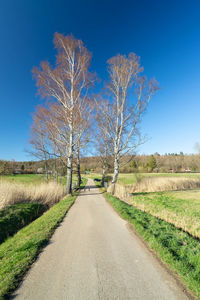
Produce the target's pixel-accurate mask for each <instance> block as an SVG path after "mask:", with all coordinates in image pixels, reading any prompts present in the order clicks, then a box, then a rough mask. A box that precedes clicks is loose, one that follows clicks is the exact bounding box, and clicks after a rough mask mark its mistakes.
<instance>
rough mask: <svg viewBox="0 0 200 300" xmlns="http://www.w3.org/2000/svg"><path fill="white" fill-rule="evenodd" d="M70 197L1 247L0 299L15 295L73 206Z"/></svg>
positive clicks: (73, 198)
mask: <svg viewBox="0 0 200 300" xmlns="http://www.w3.org/2000/svg"><path fill="white" fill-rule="evenodd" d="M75 198H76V196H71V197H67V198H66V199H64V200H62V201H61V202H60V203H58V204H56V205H55V206H53V207H52V208H51V209H50V210H49V211H47V212H46V213H45V214H43V216H41V217H40V218H38V219H37V220H35V221H34V222H32V223H31V224H30V225H28V226H26V227H24V228H23V229H21V230H20V231H18V233H17V234H15V235H14V237H12V238H9V239H8V240H6V242H5V243H3V244H1V245H0V299H4V297H5V295H7V294H8V292H11V291H13V290H14V289H15V288H16V287H17V286H18V284H19V282H20V280H21V279H22V278H23V276H24V274H25V272H26V271H27V270H28V269H29V267H30V265H31V264H32V263H33V262H34V261H35V259H36V257H37V255H38V254H39V252H40V250H41V248H43V247H44V246H45V245H46V244H47V242H48V240H49V238H50V237H51V235H52V234H53V232H54V230H55V228H56V227H57V226H58V224H59V223H60V222H61V221H62V219H63V218H64V216H65V214H66V212H67V211H68V210H69V208H70V207H71V205H72V204H73V203H74V201H75Z"/></svg>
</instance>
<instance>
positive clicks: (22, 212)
mask: <svg viewBox="0 0 200 300" xmlns="http://www.w3.org/2000/svg"><path fill="white" fill-rule="evenodd" d="M45 210H46V206H45V205H43V204H41V203H18V204H14V205H10V206H8V207H6V208H4V209H2V210H0V244H1V243H2V242H4V240H5V239H6V238H8V237H10V236H13V235H14V234H15V233H16V232H17V231H18V230H19V229H21V228H23V227H24V226H26V225H28V224H30V223H31V222H32V221H34V220H35V219H37V218H38V217H40V216H41V215H42V214H43V213H44V212H45Z"/></svg>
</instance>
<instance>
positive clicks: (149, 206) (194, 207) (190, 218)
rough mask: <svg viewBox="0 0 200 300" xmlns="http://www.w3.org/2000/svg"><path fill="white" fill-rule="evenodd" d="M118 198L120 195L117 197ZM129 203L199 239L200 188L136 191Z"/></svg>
mask: <svg viewBox="0 0 200 300" xmlns="http://www.w3.org/2000/svg"><path fill="white" fill-rule="evenodd" d="M119 198H120V197H119ZM129 204H132V205H133V206H135V207H137V208H138V209H140V210H143V211H146V212H148V213H150V214H151V215H153V216H156V217H158V218H160V219H162V220H164V221H166V222H168V223H171V224H173V225H175V226H176V227H178V228H181V229H183V230H184V231H187V232H188V233H189V234H191V235H193V236H194V237H197V238H199V239H200V190H199V189H198V190H184V191H170V192H159V193H138V194H135V195H134V196H133V197H131V199H130V200H129Z"/></svg>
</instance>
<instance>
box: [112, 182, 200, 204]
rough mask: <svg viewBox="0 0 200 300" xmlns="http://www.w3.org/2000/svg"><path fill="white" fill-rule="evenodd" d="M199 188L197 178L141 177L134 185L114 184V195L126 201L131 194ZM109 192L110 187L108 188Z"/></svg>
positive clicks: (199, 183)
mask: <svg viewBox="0 0 200 300" xmlns="http://www.w3.org/2000/svg"><path fill="white" fill-rule="evenodd" d="M197 188H200V180H199V179H197V178H181V177H143V178H141V179H140V180H138V182H137V183H135V184H127V185H122V184H118V183H117V184H116V185H115V192H114V195H115V196H116V197H118V198H120V199H122V200H124V201H128V200H129V198H130V197H131V196H132V194H133V193H144V192H145V193H153V192H161V191H176V190H188V189H197ZM108 192H110V186H109V187H108Z"/></svg>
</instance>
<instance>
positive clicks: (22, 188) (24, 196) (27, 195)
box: [0, 181, 65, 209]
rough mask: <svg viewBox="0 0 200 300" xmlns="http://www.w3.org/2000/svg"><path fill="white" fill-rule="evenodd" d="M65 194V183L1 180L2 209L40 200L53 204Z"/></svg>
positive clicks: (0, 202) (39, 201)
mask: <svg viewBox="0 0 200 300" xmlns="http://www.w3.org/2000/svg"><path fill="white" fill-rule="evenodd" d="M64 196H65V189H64V187H63V185H61V184H57V183H55V182H50V183H40V184H37V185H35V184H29V185H27V184H23V183H16V182H9V181H0V209H1V208H4V207H6V206H8V205H12V204H16V203H22V202H38V203H43V204H45V205H48V206H52V205H54V204H55V203H57V202H59V201H60V200H61V198H63V197H64Z"/></svg>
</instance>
